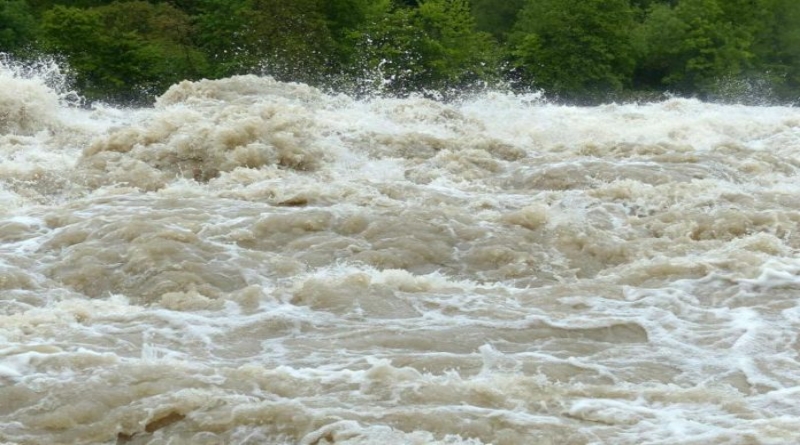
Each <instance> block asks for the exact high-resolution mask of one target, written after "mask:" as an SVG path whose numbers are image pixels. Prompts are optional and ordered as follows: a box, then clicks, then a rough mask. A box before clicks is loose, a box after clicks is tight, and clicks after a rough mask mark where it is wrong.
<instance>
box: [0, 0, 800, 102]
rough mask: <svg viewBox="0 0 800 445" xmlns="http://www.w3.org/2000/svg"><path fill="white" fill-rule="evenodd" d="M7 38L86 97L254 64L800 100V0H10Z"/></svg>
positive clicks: (303, 72) (317, 72) (277, 70)
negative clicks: (61, 69) (55, 62)
mask: <svg viewBox="0 0 800 445" xmlns="http://www.w3.org/2000/svg"><path fill="white" fill-rule="evenodd" d="M0 52H4V53H9V54H11V55H12V56H13V57H15V58H18V59H25V58H34V57H39V56H41V54H53V55H57V56H58V57H60V58H62V59H63V60H66V61H67V62H68V64H69V66H70V68H71V72H72V73H73V74H74V83H75V86H76V87H77V88H79V89H80V91H81V92H82V94H84V95H86V97H87V98H89V99H92V100H96V99H101V100H109V101H115V102H128V103H129V102H138V103H141V102H145V103H147V102H149V101H151V100H152V97H153V96H154V95H157V94H160V93H161V92H162V91H163V90H164V89H166V88H167V87H168V86H169V85H171V84H173V83H175V82H177V81H180V80H182V79H198V78H203V77H205V78H218V77H224V76H230V75H234V74H242V73H258V74H270V75H273V76H275V77H277V78H279V79H281V80H294V81H302V82H306V83H309V84H312V85H316V86H320V87H324V88H332V89H337V90H343V91H345V92H350V93H363V92H370V91H376V90H379V91H383V92H387V93H392V94H401V95H402V94H410V93H412V92H420V91H427V92H431V91H457V90H462V91H463V90H464V89H468V88H471V87H475V86H482V85H492V86H495V87H498V86H499V85H501V84H502V85H504V86H505V87H506V88H523V89H542V90H544V91H545V93H546V94H548V95H550V96H551V97H557V98H559V99H561V100H564V101H567V102H573V103H587V102H588V103H594V102H599V101H607V100H622V99H624V98H626V97H628V98H630V97H637V95H639V94H641V93H643V92H644V93H646V94H650V95H657V94H659V93H663V92H670V93H673V94H682V95H692V96H699V97H703V98H709V99H716V100H743V99H746V98H750V99H751V100H753V101H758V100H760V101H772V102H794V101H796V100H797V99H798V97H800V2H797V1H796V0H149V1H145V0H127V1H126V0H116V1H109V0H5V1H3V2H2V3H0ZM502 81H506V82H505V83H503V82H502ZM508 81H510V82H508Z"/></svg>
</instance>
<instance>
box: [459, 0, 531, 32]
mask: <svg viewBox="0 0 800 445" xmlns="http://www.w3.org/2000/svg"><path fill="white" fill-rule="evenodd" d="M524 4H525V0H504V1H497V0H471V1H470V6H471V7H472V14H473V16H474V17H475V26H476V28H477V29H478V30H480V31H485V32H488V33H490V34H492V35H493V36H494V37H495V38H496V39H497V40H498V41H501V42H504V41H506V40H507V39H508V34H509V32H510V31H511V29H512V28H513V26H514V23H515V22H516V21H517V15H518V14H519V11H520V9H522V6H523V5H524Z"/></svg>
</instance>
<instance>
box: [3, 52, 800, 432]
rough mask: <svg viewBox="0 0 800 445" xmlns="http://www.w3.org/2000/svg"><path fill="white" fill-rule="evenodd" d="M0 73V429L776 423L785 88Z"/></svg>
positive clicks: (785, 331) (787, 333) (787, 369)
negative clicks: (648, 98) (98, 87)
mask: <svg viewBox="0 0 800 445" xmlns="http://www.w3.org/2000/svg"><path fill="white" fill-rule="evenodd" d="M3 69H4V71H2V79H0V80H1V81H2V83H3V85H4V88H3V91H2V92H0V133H2V135H0V201H1V202H2V207H0V442H3V443H11V444H79V443H86V444H89V443H92V444H101V443H102V444H167V443H169V444H184V443H185V444H264V443H274V444H306V445H323V444H332V443H335V444H379V443H380V444H432V443H438V444H488V443H494V444H558V445H568V444H569V445H572V444H576V445H577V444H580V445H584V444H631V445H640V444H703V445H707V444H791V443H800V428H798V425H800V385H799V384H798V382H800V361H799V359H798V352H799V351H800V341H799V340H798V332H799V331H800V304H799V303H800V299H798V296H799V295H800V259H798V257H797V253H798V248H800V234H799V233H798V230H797V225H798V221H799V220H800V176H799V173H800V110H796V109H793V108H781V107H774V108H768V107H745V106H723V105H713V104H707V103H702V102H699V101H693V100H683V99H675V100H668V101H665V102H661V103H655V104H646V105H608V106H601V107H591V108H581V107H566V106H557V105H552V104H547V103H544V102H542V101H540V100H538V98H537V97H536V96H515V95H508V94H499V93H495V94H492V93H486V94H482V95H478V96H475V97H470V98H464V99H462V100H461V101H458V102H455V103H441V102H437V101H431V100H427V99H423V98H407V99H388V98H373V99H369V100H356V99H353V98H350V97H347V96H336V95H329V94H324V93H322V92H320V91H318V90H315V89H313V88H311V87H308V86H305V85H302V84H290V83H280V82H276V81H274V80H272V79H270V78H258V77H236V78H230V79H224V80H218V81H201V82H196V83H190V82H184V83H181V84H179V85H175V86H174V87H173V88H171V89H170V90H169V91H168V92H166V93H165V94H164V95H163V96H162V97H160V98H159V100H158V101H157V103H156V105H155V107H154V108H148V109H116V108H112V107H102V106H96V107H94V108H93V109H90V110H87V109H81V108H76V107H71V106H69V104H68V103H66V101H65V99H64V98H60V97H59V95H58V93H57V92H56V91H55V90H53V89H51V88H49V87H47V86H45V84H44V82H43V81H42V79H40V78H38V77H35V76H34V77H27V78H26V77H25V76H21V75H19V73H15V72H14V71H13V70H12V69H11V68H9V67H8V66H6V67H4V68H3ZM7 85H11V86H13V88H11V87H6V86H7Z"/></svg>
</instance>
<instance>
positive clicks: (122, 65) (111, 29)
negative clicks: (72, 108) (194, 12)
mask: <svg viewBox="0 0 800 445" xmlns="http://www.w3.org/2000/svg"><path fill="white" fill-rule="evenodd" d="M42 30H43V38H44V39H45V43H46V45H47V48H49V49H50V50H52V51H54V52H57V53H61V54H63V55H64V56H66V57H67V59H68V61H69V63H70V66H71V67H72V68H73V70H74V71H75V73H76V74H75V77H76V83H77V86H78V87H79V88H80V89H81V90H82V91H83V92H84V94H86V95H87V97H89V98H91V99H105V100H114V101H123V102H131V101H144V100H147V98H148V97H149V96H152V95H154V94H159V93H160V92H162V91H163V90H164V89H165V88H166V87H168V86H169V85H170V84H172V83H173V82H175V81H178V80H181V79H184V78H191V77H193V76H195V75H196V74H197V73H199V72H201V71H202V66H203V65H204V63H205V60H204V57H203V55H202V54H201V53H199V52H198V51H197V50H195V49H194V48H192V47H191V45H190V34H191V26H190V23H189V17H188V16H186V15H185V14H183V13H182V12H181V11H179V10H176V9H175V8H174V7H172V6H171V5H169V4H166V3H162V4H157V5H154V4H151V3H148V2H144V1H130V2H122V3H112V4H110V5H107V6H100V7H96V8H88V9H80V8H73V7H65V6H55V7H53V8H52V9H50V10H48V11H46V12H45V13H44V15H43V17H42Z"/></svg>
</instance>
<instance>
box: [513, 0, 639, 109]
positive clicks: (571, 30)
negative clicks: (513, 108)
mask: <svg viewBox="0 0 800 445" xmlns="http://www.w3.org/2000/svg"><path fill="white" fill-rule="evenodd" d="M633 24H634V22H633V12H632V10H631V8H630V6H629V3H628V0H527V2H526V4H525V6H524V7H523V9H522V11H520V17H519V20H518V21H517V23H516V25H515V27H514V31H513V34H512V35H511V39H510V45H511V49H510V51H511V57H512V62H513V63H514V66H515V67H516V68H517V70H518V73H520V75H521V76H522V78H523V79H524V80H526V81H528V82H532V83H533V85H535V86H536V87H539V88H542V89H544V90H545V91H546V92H547V93H549V94H555V95H558V96H560V97H563V98H566V99H569V100H578V101H585V100H589V101H591V100H596V99H599V98H603V97H605V96H606V95H608V94H610V93H615V92H619V91H621V90H622V88H623V87H624V86H625V85H627V84H628V82H629V80H630V76H631V74H632V72H633V68H634V58H633V47H632V44H631V37H630V34H629V32H630V29H631V28H632V27H633Z"/></svg>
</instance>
